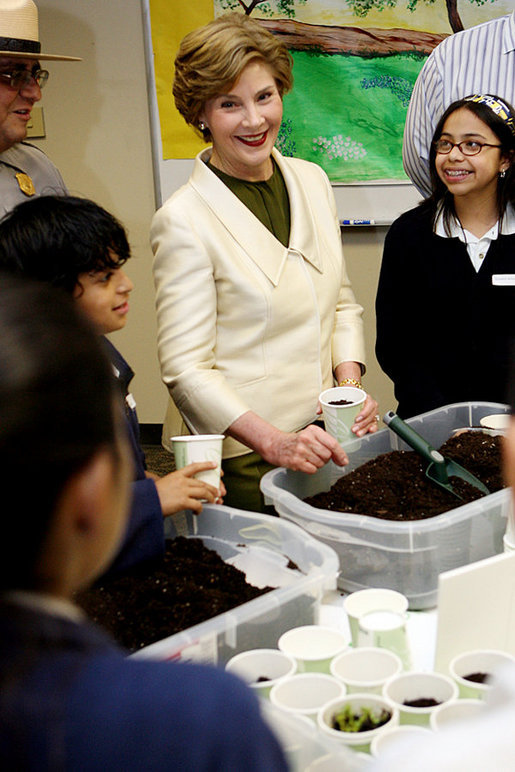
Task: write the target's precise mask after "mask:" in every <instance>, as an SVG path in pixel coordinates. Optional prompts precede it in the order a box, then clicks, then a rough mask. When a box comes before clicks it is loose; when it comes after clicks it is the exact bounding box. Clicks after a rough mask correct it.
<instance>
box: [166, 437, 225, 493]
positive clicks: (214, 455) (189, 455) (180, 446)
mask: <svg viewBox="0 0 515 772" xmlns="http://www.w3.org/2000/svg"><path fill="white" fill-rule="evenodd" d="M223 440H224V435H223V434H185V435H184V436H178V437H171V442H172V448H173V455H174V461H175V466H176V468H177V469H182V468H183V467H184V466H187V465H188V464H192V463H194V462H195V461H213V462H214V463H216V467H215V468H214V469H207V470H206V471H204V472H199V473H198V474H196V475H195V477H197V478H198V479H199V480H203V481H204V482H206V483H208V484H209V485H212V486H213V487H214V488H216V489H217V490H220V472H221V468H222V442H223Z"/></svg>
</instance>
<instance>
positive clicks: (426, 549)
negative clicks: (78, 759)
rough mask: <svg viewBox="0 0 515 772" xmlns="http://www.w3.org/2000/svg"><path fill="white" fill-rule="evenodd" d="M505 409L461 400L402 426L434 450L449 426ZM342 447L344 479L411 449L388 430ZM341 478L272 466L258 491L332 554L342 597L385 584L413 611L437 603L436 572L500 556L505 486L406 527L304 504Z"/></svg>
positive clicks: (329, 470)
mask: <svg viewBox="0 0 515 772" xmlns="http://www.w3.org/2000/svg"><path fill="white" fill-rule="evenodd" d="M504 412H508V407H507V406H506V405H499V404H497V403H492V402H463V403H456V404H453V405H448V406H446V407H442V408H439V409H438V410H432V411H430V412H428V413H424V414H423V415H420V416H416V417H415V418H411V419H409V420H408V423H409V424H410V425H411V426H413V428H414V429H415V430H416V431H418V432H420V434H422V436H424V437H425V438H426V439H427V440H428V441H429V442H430V443H431V444H432V445H433V446H434V447H439V446H440V445H441V444H442V443H443V442H445V440H447V439H448V438H449V437H450V436H451V434H452V432H453V430H454V429H458V428H460V427H465V428H470V427H478V426H479V421H480V419H481V418H482V417H483V416H485V415H489V414H491V413H504ZM344 447H345V451H346V452H347V454H348V457H349V464H348V466H346V467H345V468H344V470H343V474H348V473H349V472H351V471H352V470H353V469H356V468H357V467H358V466H361V465H362V464H364V463H365V462H366V461H369V460H370V459H372V458H375V457H376V456H378V455H380V454H382V453H388V452H389V451H391V450H411V448H409V447H408V446H407V445H406V444H405V443H404V442H402V440H400V439H399V437H397V435H395V434H394V433H393V432H391V431H390V430H389V429H386V428H385V429H383V430H381V431H379V432H377V433H376V434H369V435H367V436H365V437H363V438H362V439H356V440H353V441H351V442H349V443H345V445H344ZM412 452H414V451H412ZM341 476H342V468H340V467H337V466H336V465H335V464H333V463H332V462H330V463H329V464H326V466H324V467H323V468H322V469H320V470H319V471H318V472H316V473H315V474H314V475H307V474H303V473H302V472H293V471H291V470H288V469H284V468H278V469H273V470H272V471H271V472H268V473H267V474H266V475H265V476H264V477H263V479H262V481H261V489H262V491H263V493H264V495H265V498H266V500H267V501H268V502H269V503H272V504H273V505H274V507H275V509H276V510H277V512H278V513H279V515H281V517H284V518H288V519H289V520H292V521H293V522H295V523H297V524H298V525H300V526H302V527H303V528H304V529H305V530H306V531H307V532H308V533H310V534H311V535H313V536H315V537H316V538H317V539H320V541H322V542H324V543H325V544H328V545H329V546H331V547H333V548H334V549H335V550H336V552H337V553H338V555H339V558H340V575H339V578H338V586H339V587H340V588H341V589H343V590H346V591H347V592H354V591H355V590H362V589H364V588H366V587H387V588H389V589H392V590H397V591H399V592H402V593H403V594H404V595H406V596H407V597H408V600H409V604H410V608H412V609H424V608H430V607H432V606H435V605H436V600H437V587H438V575H439V574H440V573H441V572H442V571H447V570H450V569H452V568H457V567H458V566H463V565H467V564H468V563H472V562H475V561H477V560H482V559H483V558H487V557H490V556H491V555H495V554H497V553H500V552H502V551H503V535H504V532H505V530H506V522H507V517H508V510H509V506H510V492H509V490H507V489H506V490H502V491H498V492H497V493H492V494H490V495H489V496H485V497H484V498H482V499H479V500H478V501H474V502H472V503H470V504H466V505H464V506H461V507H458V508H456V509H453V510H450V511H448V512H445V513H443V514H441V515H437V516H436V517H432V518H429V519H428V520H420V521H412V522H406V523H399V522H393V521H388V520H379V519H378V518H374V517H369V516H366V515H353V514H347V513H343V512H330V511H328V510H321V509H317V508H315V507H311V506H308V504H306V503H305V502H304V501H303V500H302V499H304V498H306V497H307V496H311V495H314V494H315V493H319V492H321V491H327V490H329V488H330V487H331V486H332V485H333V484H334V483H335V482H336V480H337V479H338V478H339V477H341Z"/></svg>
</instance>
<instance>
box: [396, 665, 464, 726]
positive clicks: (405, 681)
mask: <svg viewBox="0 0 515 772" xmlns="http://www.w3.org/2000/svg"><path fill="white" fill-rule="evenodd" d="M383 696H384V697H386V699H387V700H389V701H390V702H391V703H392V704H393V705H395V707H396V708H398V710H399V716H400V723H401V724H420V725H422V726H428V725H429V720H430V717H431V713H432V712H433V711H434V710H435V708H436V707H437V705H431V706H427V707H413V706H411V705H405V704H404V703H405V702H406V701H408V702H412V701H414V700H420V699H430V700H435V701H436V702H437V703H438V704H439V705H443V704H444V703H445V702H449V701H450V700H455V699H457V697H458V687H457V686H456V684H455V683H454V681H453V680H452V678H450V677H449V676H446V675H443V674H442V673H431V672H429V673H424V672H413V671H412V672H410V673H400V674H399V675H396V676H393V678H390V680H389V681H387V682H386V683H385V685H384V686H383Z"/></svg>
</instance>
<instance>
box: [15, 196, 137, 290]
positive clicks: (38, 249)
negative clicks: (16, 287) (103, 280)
mask: <svg viewBox="0 0 515 772" xmlns="http://www.w3.org/2000/svg"><path fill="white" fill-rule="evenodd" d="M129 257H130V247H129V243H128V240H127V234H126V233H125V229H124V227H123V225H121V223H120V222H118V220H117V219H116V218H115V217H114V216H113V215H112V214H110V213H109V212H107V211H106V210H105V209H103V208H102V207H101V206H99V205H98V204H95V202H94V201H90V200H89V199H87V198H78V197H75V196H40V197H39V198H33V199H31V200H30V201H25V202H24V203H22V204H18V205H17V206H16V207H15V208H14V209H13V210H12V211H10V212H8V214H7V215H5V217H4V218H3V219H2V220H1V221H0V269H2V268H3V269H5V270H9V271H13V272H15V273H19V274H22V275H24V276H29V277H31V278H33V279H39V280H41V281H47V282H50V284H52V285H54V286H55V287H62V288H63V289H65V290H66V291H67V292H70V293H71V292H73V290H74V289H75V287H76V286H77V283H78V277H79V275H80V274H82V273H90V272H91V271H102V270H106V269H115V268H119V267H120V266H122V265H123V264H124V263H125V262H126V260H128V259H129Z"/></svg>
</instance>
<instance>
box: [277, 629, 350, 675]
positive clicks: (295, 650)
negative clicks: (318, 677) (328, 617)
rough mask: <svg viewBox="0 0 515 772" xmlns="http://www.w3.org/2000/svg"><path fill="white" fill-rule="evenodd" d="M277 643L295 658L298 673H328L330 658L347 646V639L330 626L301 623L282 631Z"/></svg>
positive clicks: (282, 649)
mask: <svg viewBox="0 0 515 772" xmlns="http://www.w3.org/2000/svg"><path fill="white" fill-rule="evenodd" d="M277 645H278V647H279V649H280V650H281V651H285V652H286V653H287V654H289V655H290V656H292V657H294V658H295V659H296V661H297V669H298V671H299V672H300V673H306V672H318V673H329V672H330V666H331V660H332V659H333V658H334V657H336V656H337V655H338V654H341V653H342V651H344V650H345V649H346V648H347V647H348V645H349V641H348V638H347V636H346V635H345V634H344V633H342V632H340V631H339V630H335V629H333V628H332V627H324V626H323V625H303V626H301V627H293V628H292V629H291V630H287V631H286V632H285V633H283V634H282V635H281V637H280V638H279V640H278V642H277Z"/></svg>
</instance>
